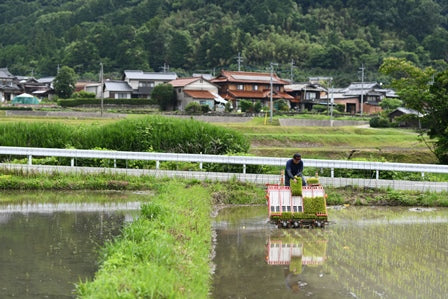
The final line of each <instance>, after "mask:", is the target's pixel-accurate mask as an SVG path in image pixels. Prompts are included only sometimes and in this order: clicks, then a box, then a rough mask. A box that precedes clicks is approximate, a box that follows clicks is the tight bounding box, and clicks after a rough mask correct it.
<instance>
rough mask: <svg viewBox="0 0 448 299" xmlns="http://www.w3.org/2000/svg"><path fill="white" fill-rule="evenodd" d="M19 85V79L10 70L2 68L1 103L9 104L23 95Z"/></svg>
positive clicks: (0, 74) (0, 73)
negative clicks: (16, 97)
mask: <svg viewBox="0 0 448 299" xmlns="http://www.w3.org/2000/svg"><path fill="white" fill-rule="evenodd" d="M17 83H19V81H18V79H17V77H16V76H14V75H12V74H11V73H10V72H9V71H8V68H0V102H6V101H8V102H9V101H11V100H12V99H13V98H14V97H15V96H17V95H19V94H21V93H22V90H21V89H20V87H19V86H18V85H17Z"/></svg>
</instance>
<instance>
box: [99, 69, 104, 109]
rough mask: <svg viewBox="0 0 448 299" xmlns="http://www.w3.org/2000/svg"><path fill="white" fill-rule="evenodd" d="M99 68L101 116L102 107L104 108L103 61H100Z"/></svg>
mask: <svg viewBox="0 0 448 299" xmlns="http://www.w3.org/2000/svg"><path fill="white" fill-rule="evenodd" d="M100 66H101V70H100V80H101V117H103V108H104V70H103V63H102V62H100Z"/></svg>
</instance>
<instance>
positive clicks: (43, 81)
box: [37, 77, 55, 83]
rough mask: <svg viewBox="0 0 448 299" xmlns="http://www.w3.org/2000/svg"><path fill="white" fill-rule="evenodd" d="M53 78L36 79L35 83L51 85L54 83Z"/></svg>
mask: <svg viewBox="0 0 448 299" xmlns="http://www.w3.org/2000/svg"><path fill="white" fill-rule="evenodd" d="M54 78H55V77H42V78H40V79H37V82H39V83H51V82H53V81H54Z"/></svg>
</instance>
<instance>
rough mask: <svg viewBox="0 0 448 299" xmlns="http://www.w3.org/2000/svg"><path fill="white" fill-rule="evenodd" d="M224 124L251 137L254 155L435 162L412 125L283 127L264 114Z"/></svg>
mask: <svg viewBox="0 0 448 299" xmlns="http://www.w3.org/2000/svg"><path fill="white" fill-rule="evenodd" d="M221 125H223V124H221ZM225 126H226V127H228V128H232V129H234V130H236V131H239V132H241V133H243V134H244V135H245V136H246V137H247V138H248V140H250V144H251V148H250V153H251V154H253V155H255V156H267V157H289V156H291V155H292V154H293V153H295V152H300V153H301V154H302V156H303V157H304V158H308V159H335V160H340V159H343V160H345V159H354V160H365V161H380V162H402V163H428V164H432V163H437V159H436V157H435V156H434V155H433V154H432V152H431V151H430V150H429V148H428V146H427V145H426V144H425V143H424V142H422V141H421V137H420V136H419V133H418V132H416V131H415V130H412V129H400V128H370V127H369V126H368V125H364V126H347V127H304V126H300V127H292V126H288V127H285V126H283V127H282V126H280V125H279V122H278V120H276V119H274V120H273V122H269V121H268V122H267V123H266V124H265V122H264V120H263V118H254V119H252V120H250V121H248V122H244V123H228V124H225Z"/></svg>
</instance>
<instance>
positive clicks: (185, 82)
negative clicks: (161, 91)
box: [168, 78, 200, 87]
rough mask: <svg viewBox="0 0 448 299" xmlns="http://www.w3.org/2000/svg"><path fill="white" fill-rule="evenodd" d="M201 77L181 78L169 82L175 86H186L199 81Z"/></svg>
mask: <svg viewBox="0 0 448 299" xmlns="http://www.w3.org/2000/svg"><path fill="white" fill-rule="evenodd" d="M199 79H200V78H179V79H176V80H173V81H170V82H168V83H169V84H171V85H173V87H184V86H186V85H188V84H190V83H193V82H195V81H198V80H199Z"/></svg>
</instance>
